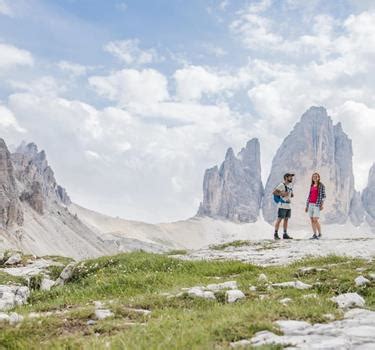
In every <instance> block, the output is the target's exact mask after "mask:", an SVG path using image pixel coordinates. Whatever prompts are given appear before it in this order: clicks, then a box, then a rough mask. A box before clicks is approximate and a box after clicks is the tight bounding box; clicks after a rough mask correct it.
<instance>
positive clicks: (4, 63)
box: [0, 43, 34, 69]
mask: <svg viewBox="0 0 375 350" xmlns="http://www.w3.org/2000/svg"><path fill="white" fill-rule="evenodd" d="M0 52H1V55H0V69H8V68H11V67H14V66H32V65H33V64H34V59H33V56H32V55H31V53H30V52H29V51H26V50H22V49H19V48H17V47H15V46H13V45H8V44H4V43H0Z"/></svg>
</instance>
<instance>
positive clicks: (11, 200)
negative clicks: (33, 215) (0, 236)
mask: <svg viewBox="0 0 375 350" xmlns="http://www.w3.org/2000/svg"><path fill="white" fill-rule="evenodd" d="M18 196H19V195H18V190H17V186H16V180H15V176H14V169H13V164H12V161H11V156H10V153H9V150H8V148H7V146H6V144H5V142H4V140H3V139H0V229H3V230H6V229H7V228H9V227H11V226H13V225H22V223H23V213H22V209H21V203H20V201H19V199H18Z"/></svg>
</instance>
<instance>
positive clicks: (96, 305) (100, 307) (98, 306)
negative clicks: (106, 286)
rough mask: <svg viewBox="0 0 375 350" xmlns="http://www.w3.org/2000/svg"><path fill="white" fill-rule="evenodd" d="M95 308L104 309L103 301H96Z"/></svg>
mask: <svg viewBox="0 0 375 350" xmlns="http://www.w3.org/2000/svg"><path fill="white" fill-rule="evenodd" d="M94 306H95V309H102V308H103V307H104V305H103V303H102V302H101V301H98V300H96V301H94Z"/></svg>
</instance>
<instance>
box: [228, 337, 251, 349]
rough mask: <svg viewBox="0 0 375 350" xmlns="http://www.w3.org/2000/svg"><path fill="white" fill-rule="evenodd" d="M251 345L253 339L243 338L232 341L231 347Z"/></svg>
mask: <svg viewBox="0 0 375 350" xmlns="http://www.w3.org/2000/svg"><path fill="white" fill-rule="evenodd" d="M250 345H251V341H250V340H247V339H242V340H239V341H236V342H231V343H230V347H231V348H238V347H248V346H250Z"/></svg>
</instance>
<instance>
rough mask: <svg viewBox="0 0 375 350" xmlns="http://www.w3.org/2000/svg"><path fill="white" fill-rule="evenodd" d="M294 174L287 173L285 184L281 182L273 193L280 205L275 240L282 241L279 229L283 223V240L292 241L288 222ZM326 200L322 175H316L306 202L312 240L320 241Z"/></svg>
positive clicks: (312, 179) (290, 211)
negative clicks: (322, 212) (321, 213)
mask: <svg viewBox="0 0 375 350" xmlns="http://www.w3.org/2000/svg"><path fill="white" fill-rule="evenodd" d="M293 177H294V174H292V173H286V174H285V175H284V182H281V183H280V184H279V185H278V186H277V187H276V188H275V189H274V191H273V195H274V199H275V201H276V202H277V203H278V210H277V220H276V223H275V233H274V238H275V239H280V236H279V233H278V232H279V227H280V223H281V221H283V220H284V222H283V230H284V233H283V239H292V237H290V236H289V234H288V221H289V219H290V217H291V213H292V209H291V206H290V202H291V198H293V188H292V182H293ZM325 198H326V192H325V186H324V185H323V184H322V183H321V182H320V175H319V174H318V173H314V174H313V175H312V177H311V185H310V191H309V195H308V196H307V200H306V207H305V212H306V213H308V215H309V217H310V220H311V227H312V230H313V236H312V237H311V239H319V238H320V237H321V236H322V231H321V227H320V223H319V217H320V211H321V210H323V203H324V200H325Z"/></svg>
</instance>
